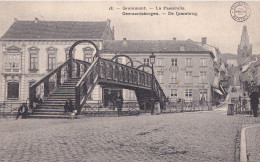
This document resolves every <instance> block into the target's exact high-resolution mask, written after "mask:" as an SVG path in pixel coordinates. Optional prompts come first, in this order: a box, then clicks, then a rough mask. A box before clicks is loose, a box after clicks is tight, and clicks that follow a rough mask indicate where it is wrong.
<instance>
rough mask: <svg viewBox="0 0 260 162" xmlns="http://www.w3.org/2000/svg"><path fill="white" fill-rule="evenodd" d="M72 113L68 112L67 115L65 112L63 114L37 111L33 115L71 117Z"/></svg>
mask: <svg viewBox="0 0 260 162" xmlns="http://www.w3.org/2000/svg"><path fill="white" fill-rule="evenodd" d="M70 114H71V112H67V113H65V112H64V111H63V112H39V111H35V112H34V113H33V115H70Z"/></svg>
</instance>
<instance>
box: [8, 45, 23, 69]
mask: <svg viewBox="0 0 260 162" xmlns="http://www.w3.org/2000/svg"><path fill="white" fill-rule="evenodd" d="M21 50H22V49H21V48H18V47H16V46H11V47H8V48H6V52H4V71H5V72H14V73H19V72H21V61H22V60H21V54H22V52H21Z"/></svg>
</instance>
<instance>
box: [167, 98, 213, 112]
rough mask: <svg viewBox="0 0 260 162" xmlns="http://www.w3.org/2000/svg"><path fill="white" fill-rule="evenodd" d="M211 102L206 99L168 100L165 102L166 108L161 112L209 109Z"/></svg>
mask: <svg viewBox="0 0 260 162" xmlns="http://www.w3.org/2000/svg"><path fill="white" fill-rule="evenodd" d="M210 110H212V104H211V103H210V102H207V101H203V102H201V101H189V102H185V101H179V102H178V101H169V102H166V108H165V109H164V110H162V112H163V113H172V112H191V111H210Z"/></svg>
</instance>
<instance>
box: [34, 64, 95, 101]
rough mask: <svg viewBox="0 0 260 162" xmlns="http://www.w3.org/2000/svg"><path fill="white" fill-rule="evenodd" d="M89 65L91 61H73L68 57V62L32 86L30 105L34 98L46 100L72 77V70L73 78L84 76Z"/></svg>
mask: <svg viewBox="0 0 260 162" xmlns="http://www.w3.org/2000/svg"><path fill="white" fill-rule="evenodd" d="M71 63H72V65H71ZM89 66H90V63H88V62H85V61H81V60H76V59H73V60H72V61H71V59H68V60H67V61H66V62H64V63H63V64H61V65H60V66H59V67H57V68H56V69H54V70H53V71H51V72H50V73H49V74H47V75H46V76H44V77H43V78H42V79H40V80H39V81H38V82H36V83H34V84H33V85H31V86H30V91H29V96H30V105H32V103H33V100H34V98H41V99H42V100H44V99H45V98H46V97H48V96H49V94H51V93H52V92H53V91H55V90H56V89H57V88H58V87H59V86H60V85H61V84H63V83H64V82H65V81H67V80H68V79H69V78H70V77H69V76H70V70H71V75H72V78H79V77H82V76H83V74H84V73H85V71H86V70H87V69H88V67H89Z"/></svg>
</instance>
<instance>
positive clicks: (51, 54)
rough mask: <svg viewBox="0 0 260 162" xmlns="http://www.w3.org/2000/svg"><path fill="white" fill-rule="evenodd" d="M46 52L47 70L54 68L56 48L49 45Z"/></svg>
mask: <svg viewBox="0 0 260 162" xmlns="http://www.w3.org/2000/svg"><path fill="white" fill-rule="evenodd" d="M47 53H48V69H47V70H48V71H51V70H53V69H55V68H56V53H57V48H54V47H49V48H47Z"/></svg>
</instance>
